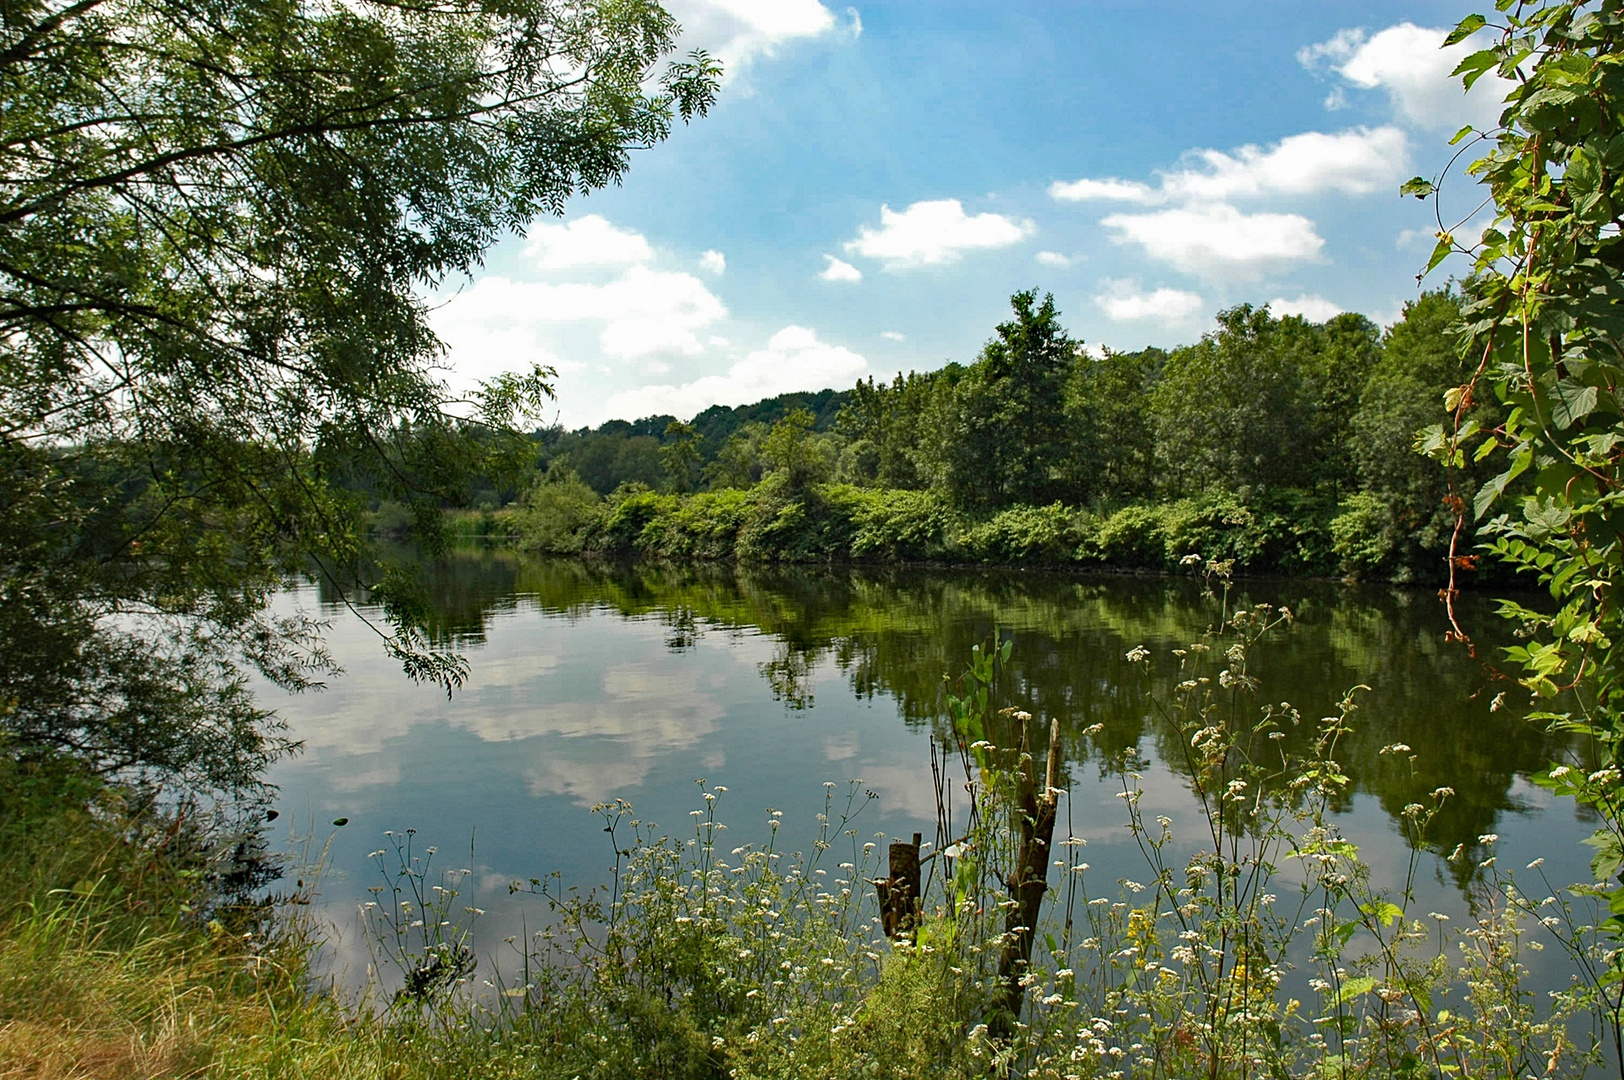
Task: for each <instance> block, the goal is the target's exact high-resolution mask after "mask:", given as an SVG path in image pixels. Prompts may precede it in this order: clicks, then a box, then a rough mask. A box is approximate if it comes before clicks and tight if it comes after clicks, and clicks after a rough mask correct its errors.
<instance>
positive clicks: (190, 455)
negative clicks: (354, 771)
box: [0, 0, 717, 788]
mask: <svg viewBox="0 0 1624 1080" xmlns="http://www.w3.org/2000/svg"><path fill="white" fill-rule="evenodd" d="M676 33H677V26H676V24H675V23H674V22H673V20H672V19H671V17H670V16H669V15H668V14H666V13H665V12H664V11H663V10H662V9H661V8H660V7H659V6H658V5H657V4H656V3H654V2H653V0H511V2H504V3H501V4H494V3H493V4H486V3H473V4H462V3H438V2H429V3H426V4H399V3H394V2H389V0H347V2H345V3H339V4H309V3H303V2H301V0H233V2H231V3H223V4H222V3H210V2H207V0H18V2H16V3H10V4H7V5H5V7H4V10H3V11H0V100H4V101H5V103H6V104H5V122H4V131H5V135H4V139H3V140H0V487H3V489H4V496H5V504H6V506H7V508H8V510H7V519H8V523H9V527H8V528H6V529H4V530H0V642H3V643H4V645H5V646H6V647H5V648H0V685H4V686H6V688H7V690H6V693H7V695H8V697H10V698H13V699H14V701H15V704H14V705H11V706H9V707H8V708H7V709H6V710H5V711H4V712H3V714H0V727H3V728H4V729H5V731H6V733H7V739H8V743H7V745H8V748H9V749H11V750H12V751H14V752H26V751H30V750H39V751H45V750H52V749H54V750H68V751H71V752H74V753H77V754H80V755H82V756H84V757H85V758H87V759H88V760H90V761H91V762H93V763H94V764H95V765H97V766H98V767H101V768H105V769H108V770H120V769H132V768H133V769H141V768H150V769H152V770H155V771H156V772H158V773H161V774H166V775H174V774H175V773H177V772H180V773H185V774H186V775H187V777H188V778H189V779H190V780H192V781H193V782H195V783H197V784H200V785H203V786H212V787H215V788H230V787H237V786H242V785H245V784H252V783H253V781H254V778H255V776H256V775H257V774H256V770H257V767H258V765H259V764H260V763H262V762H263V761H264V760H265V758H266V757H267V756H268V755H270V754H272V753H274V752H275V751H276V749H277V743H276V740H275V739H274V737H273V732H272V731H271V730H270V729H269V728H268V727H267V726H266V718H265V717H264V715H263V714H261V713H258V712H257V711H256V710H254V709H253V707H252V705H251V703H250V702H249V701H248V699H247V696H246V694H245V693H244V692H243V686H244V685H245V684H244V676H243V667H242V665H244V664H247V665H249V666H251V667H257V668H258V669H259V670H260V671H261V672H263V673H264V674H267V675H269V676H271V677H272V678H273V679H275V680H277V681H279V682H282V683H284V684H286V685H301V684H303V683H304V682H306V681H307V680H308V679H309V678H310V677H312V675H313V674H315V673H316V671H318V670H319V667H320V660H321V657H320V654H319V652H316V653H312V652H310V651H309V650H308V649H306V650H305V651H303V652H302V653H301V651H300V646H309V645H310V644H311V643H312V639H311V637H310V636H309V633H308V628H306V627H300V626H297V625H290V624H285V623H282V622H279V621H278V620H276V619H274V618H273V617H272V616H271V615H270V614H269V611H268V608H267V606H266V600H267V596H268V593H269V590H270V589H271V588H272V587H273V586H274V584H275V582H276V581H277V578H278V574H279V573H280V572H282V571H283V570H285V569H288V568H295V567H297V568H303V567H306V566H309V565H312V560H314V563H313V564H314V565H316V566H318V567H320V568H322V572H324V573H327V574H329V575H332V576H334V577H341V576H344V575H346V574H349V573H351V572H352V571H353V568H355V567H357V566H360V565H363V560H362V559H361V557H360V550H359V536H358V530H357V526H356V517H355V514H354V513H353V511H354V505H353V502H352V501H351V500H349V499H347V498H346V496H345V495H344V493H343V492H342V491H340V490H337V489H336V488H335V487H334V485H333V484H332V483H331V479H332V476H333V475H334V474H335V473H336V472H339V471H346V470H347V471H353V470H354V469H355V468H356V464H355V463H356V462H357V461H365V462H367V463H370V464H368V465H367V466H366V467H367V468H368V469H370V470H371V472H372V473H373V474H374V475H376V476H377V477H379V478H380V480H382V481H385V482H387V484H388V486H390V487H391V488H393V489H394V490H395V491H396V492H397V493H399V494H401V495H403V496H404V497H407V498H413V499H415V500H416V501H417V504H418V506H419V509H421V510H423V511H424V513H423V514H422V517H423V518H424V523H425V524H427V523H428V518H429V515H428V514H427V512H426V510H427V508H428V507H429V506H431V505H433V504H434V503H435V498H434V496H436V495H437V494H438V491H439V490H441V489H445V488H447V487H448V486H449V485H450V484H451V483H452V482H453V481H454V480H456V479H457V477H458V476H459V475H461V474H462V473H463V472H464V470H465V468H466V466H467V465H468V464H469V462H470V455H471V454H474V453H475V452H476V451H477V450H478V448H477V447H475V446H474V445H473V444H471V443H470V442H469V441H468V440H467V439H465V438H463V436H464V435H465V434H466V433H467V431H468V430H469V429H471V428H483V429H485V430H487V431H490V432H493V433H500V432H507V431H510V430H511V429H510V424H511V422H512V421H513V420H514V419H515V418H516V417H517V416H519V415H521V414H523V413H525V412H526V410H527V409H530V408H534V407H535V406H537V405H538V404H539V402H540V400H541V398H542V397H543V396H544V395H545V394H546V393H547V392H548V389H547V386H546V383H545V378H546V373H545V372H543V371H539V370H538V371H532V372H529V373H527V374H524V375H518V376H509V377H506V378H503V379H499V380H497V381H495V382H494V383H492V384H489V385H487V386H486V387H485V388H484V389H483V390H482V391H481V392H479V393H477V394H475V395H474V396H473V400H471V401H467V402H463V403H460V404H459V403H457V402H453V401H451V400H450V395H449V394H448V393H447V391H446V389H445V388H444V387H443V386H442V385H441V384H440V383H439V382H438V381H437V380H436V378H435V376H434V374H433V365H434V363H435V362H436V361H437V360H438V358H439V357H440V354H441V348H440V345H439V343H438V341H437V340H436V339H435V337H434V335H433V333H432V332H431V330H430V328H429V325H428V321H427V310H426V306H425V304H424V302H423V299H422V297H423V295H424V294H425V292H427V291H429V290H432V289H434V288H436V287H438V286H439V285H440V284H441V283H442V282H443V281H444V280H445V279H446V278H447V277H448V276H450V275H453V274H458V273H463V272H467V271H469V270H471V269H473V268H474V267H475V266H476V265H477V263H478V261H479V259H480V256H481V253H482V252H483V251H484V250H485V248H486V247H487V246H488V245H489V244H491V243H492V242H493V241H494V240H495V239H496V238H497V237H499V236H500V235H502V234H503V232H504V231H506V230H509V229H515V228H522V227H523V226H524V225H525V223H526V222H528V221H529V220H530V219H531V218H532V217H534V216H535V215H537V214H539V213H543V212H559V211H561V210H562V208H563V206H564V204H565V200H566V199H567V198H568V197H569V196H570V195H571V194H572V193H574V192H577V191H582V190H587V189H590V188H595V187H599V186H602V185H604V184H607V183H610V182H613V181H615V180H617V179H618V178H619V177H620V176H621V175H622V173H623V172H624V171H625V169H626V167H627V163H628V161H629V152H630V151H631V150H632V149H634V148H637V147H644V146H649V145H651V144H653V143H656V142H658V141H659V140H661V139H662V138H664V137H665V135H666V134H667V133H668V132H669V130H670V128H671V124H672V123H673V121H674V120H675V119H676V118H677V117H679V116H680V117H681V118H683V119H687V118H689V117H691V116H693V115H695V114H698V113H702V112H704V111H705V110H706V109H707V108H708V106H709V105H710V103H711V101H712V99H713V96H714V94H715V90H716V79H717V69H716V67H715V65H714V64H713V63H712V62H711V61H710V60H709V59H708V58H706V57H704V56H703V55H702V54H696V55H694V56H692V57H691V58H690V59H688V60H686V61H680V62H675V63H668V62H666V61H665V59H664V58H665V57H666V56H667V55H668V54H669V53H670V52H671V51H672V48H673V44H674V41H675V36H676ZM459 417H460V418H459ZM483 446H484V448H485V449H486V450H489V449H492V448H495V449H497V450H498V451H499V452H502V453H511V454H515V455H516V454H518V453H519V452H520V451H523V452H525V453H528V450H527V449H526V448H525V447H524V446H523V444H522V443H520V442H517V441H512V440H503V439H493V440H486V441H485V442H484V443H483ZM425 492H426V493H427V494H428V496H429V497H427V498H424V497H422V496H423V494H424V493H425ZM392 581H393V579H388V578H385V579H382V580H377V579H374V580H371V581H369V582H368V583H369V584H374V585H381V586H383V588H381V589H380V590H379V593H378V595H379V596H380V597H382V598H383V599H385V600H386V601H387V602H389V603H390V604H391V605H392V608H391V610H392V613H393V615H394V617H395V618H394V623H393V626H392V629H391V630H390V631H388V632H386V634H385V637H386V644H387V647H389V648H390V649H391V650H393V651H394V652H395V653H396V654H397V655H399V656H400V657H401V658H402V660H403V661H404V662H405V663H406V665H407V668H408V670H409V671H410V672H411V673H412V674H414V675H415V676H418V677H422V678H428V679H434V680H438V681H441V682H443V683H446V684H448V685H449V684H454V683H455V682H456V681H458V679H459V678H460V676H461V667H460V664H459V662H458V661H456V660H455V659H454V658H452V657H449V656H446V655H444V654H441V653H438V652H436V651H434V650H433V648H432V647H431V646H432V642H430V641H429V640H428V639H426V638H425V637H424V636H423V634H422V633H421V632H420V630H419V629H417V628H415V626H414V620H413V617H412V616H413V613H414V612H413V607H412V605H411V603H410V601H409V597H408V596H407V594H406V593H405V592H403V591H402V590H400V589H398V588H394V587H391V586H392ZM143 622H145V623H149V624H150V623H156V624H158V625H156V626H153V625H146V626H142V625H141V623H143ZM24 643H28V645H27V647H26V648H19V647H18V646H20V645H23V644H24ZM302 661H308V662H314V663H315V664H316V668H315V669H312V668H311V667H310V666H309V663H306V662H302ZM211 688H212V689H211ZM207 694H213V695H214V697H215V698H216V699H217V701H218V704H219V705H220V707H219V708H214V709H211V708H209V707H208V705H207V704H206V703H205V701H204V698H205V696H207Z"/></svg>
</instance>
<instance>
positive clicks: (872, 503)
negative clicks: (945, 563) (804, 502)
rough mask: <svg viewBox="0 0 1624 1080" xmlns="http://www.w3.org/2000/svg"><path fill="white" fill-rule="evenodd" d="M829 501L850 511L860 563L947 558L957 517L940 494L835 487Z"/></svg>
mask: <svg viewBox="0 0 1624 1080" xmlns="http://www.w3.org/2000/svg"><path fill="white" fill-rule="evenodd" d="M829 499H830V501H831V502H832V503H841V504H843V505H844V506H846V507H847V511H846V513H847V517H848V519H849V520H850V521H851V523H852V533H851V543H850V547H849V551H850V554H851V557H852V558H854V559H859V560H873V561H876V562H933V561H936V560H940V559H943V558H945V557H946V556H947V553H948V533H949V530H950V529H951V528H952V524H953V520H954V514H953V511H952V510H951V509H950V508H949V506H948V504H947V500H946V499H944V498H943V497H942V496H941V495H938V494H936V493H935V492H931V491H908V490H903V489H895V488H856V487H841V488H833V487H831V488H830V489H829Z"/></svg>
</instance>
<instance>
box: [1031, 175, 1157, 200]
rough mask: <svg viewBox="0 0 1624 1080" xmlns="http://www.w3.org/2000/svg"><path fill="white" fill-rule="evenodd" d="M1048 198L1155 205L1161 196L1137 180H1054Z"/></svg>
mask: <svg viewBox="0 0 1624 1080" xmlns="http://www.w3.org/2000/svg"><path fill="white" fill-rule="evenodd" d="M1049 198H1051V199H1058V200H1060V201H1061V202H1096V201H1097V202H1131V203H1155V202H1160V201H1161V195H1160V193H1158V192H1157V191H1156V189H1155V188H1153V187H1151V186H1150V185H1149V184H1141V183H1140V182H1139V181H1137V180H1118V179H1115V178H1114V177H1113V178H1108V179H1105V180H1089V179H1082V180H1056V181H1055V182H1054V183H1052V184H1050V185H1049Z"/></svg>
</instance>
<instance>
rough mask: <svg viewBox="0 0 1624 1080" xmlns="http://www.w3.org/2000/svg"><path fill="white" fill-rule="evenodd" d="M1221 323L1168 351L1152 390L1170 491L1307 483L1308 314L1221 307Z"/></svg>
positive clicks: (1247, 306) (1164, 479) (1309, 474)
mask: <svg viewBox="0 0 1624 1080" xmlns="http://www.w3.org/2000/svg"><path fill="white" fill-rule="evenodd" d="M1218 324H1219V325H1218V330H1217V331H1216V332H1214V333H1210V334H1207V335H1205V336H1203V337H1202V339H1201V341H1200V342H1198V343H1197V344H1195V345H1190V346H1187V347H1185V348H1182V349H1176V350H1174V352H1173V353H1172V355H1171V356H1169V357H1168V360H1167V364H1166V366H1165V368H1164V369H1163V373H1162V378H1161V380H1160V381H1158V382H1157V383H1156V385H1155V387H1154V388H1153V389H1152V390H1151V394H1150V406H1151V418H1152V423H1153V424H1154V425H1155V429H1156V445H1157V458H1158V461H1157V465H1158V468H1159V470H1160V472H1161V476H1162V482H1163V485H1164V490H1165V491H1166V492H1167V493H1168V494H1172V495H1185V494H1190V493H1192V492H1195V491H1200V490H1203V489H1206V488H1227V489H1230V490H1234V489H1237V488H1248V489H1260V488H1270V487H1306V486H1308V485H1309V484H1310V483H1311V482H1312V468H1311V465H1312V461H1311V457H1310V454H1309V453H1308V452H1307V450H1306V448H1305V447H1304V445H1303V442H1302V439H1303V435H1304V433H1305V432H1308V431H1310V430H1311V429H1312V416H1311V410H1310V409H1309V407H1308V404H1307V399H1306V397H1305V393H1304V391H1305V382H1307V378H1306V375H1307V373H1306V372H1305V370H1304V368H1305V364H1304V353H1305V352H1306V351H1307V346H1309V344H1310V341H1311V339H1310V338H1309V337H1308V335H1306V334H1305V333H1304V332H1303V324H1302V322H1301V320H1287V325H1285V326H1282V324H1281V321H1280V320H1278V319H1275V318H1274V317H1273V316H1272V315H1270V314H1269V309H1268V308H1266V307H1262V308H1254V307H1252V306H1251V305H1250V304H1242V305H1240V306H1239V307H1234V308H1230V309H1229V310H1228V311H1223V312H1220V313H1219V314H1218Z"/></svg>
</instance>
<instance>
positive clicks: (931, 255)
mask: <svg viewBox="0 0 1624 1080" xmlns="http://www.w3.org/2000/svg"><path fill="white" fill-rule="evenodd" d="M1036 231H1037V227H1036V226H1035V225H1034V224H1033V223H1032V222H1030V221H1017V220H1015V219H1013V218H1009V217H1005V216H1004V215H1003V214H994V213H990V212H989V213H982V214H976V215H974V216H972V215H969V214H966V213H965V212H964V204H963V203H961V202H960V201H959V200H957V199H931V200H926V201H923V202H916V203H914V204H913V205H911V206H909V207H908V208H907V209H906V210H903V211H900V212H899V211H896V210H893V209H891V208H890V207H889V206H881V207H880V227H879V228H877V229H876V228H874V227H873V226H870V225H864V226H862V227H860V228H859V229H858V230H857V238H856V239H855V240H848V241H847V242H846V250H847V251H849V252H852V253H854V254H857V255H862V256H864V257H866V258H870V259H879V260H881V261H882V262H883V263H884V265H885V268H886V269H887V270H899V269H905V268H908V267H914V266H933V265H939V264H941V263H949V262H954V261H956V260H958V259H959V258H960V257H962V256H963V254H964V252H966V251H973V250H977V249H981V248H1002V247H1009V246H1010V245H1011V244H1018V243H1020V242H1021V241H1022V240H1024V239H1026V238H1027V237H1028V236H1031V235H1032V234H1033V233H1034V232H1036Z"/></svg>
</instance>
